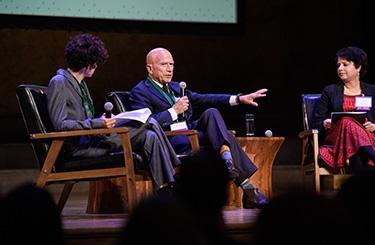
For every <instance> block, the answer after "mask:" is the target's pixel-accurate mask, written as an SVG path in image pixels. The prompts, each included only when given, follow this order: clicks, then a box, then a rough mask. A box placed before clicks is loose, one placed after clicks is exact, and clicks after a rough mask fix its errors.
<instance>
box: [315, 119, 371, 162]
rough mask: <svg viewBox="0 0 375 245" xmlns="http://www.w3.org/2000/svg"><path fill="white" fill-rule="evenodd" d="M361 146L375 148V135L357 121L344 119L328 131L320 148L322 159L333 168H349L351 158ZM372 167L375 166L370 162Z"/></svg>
mask: <svg viewBox="0 0 375 245" xmlns="http://www.w3.org/2000/svg"><path fill="white" fill-rule="evenodd" d="M361 146H372V147H374V148H375V135H374V134H373V133H370V132H368V131H367V130H365V129H364V127H363V126H362V125H361V124H360V123H359V122H358V121H356V120H355V119H353V118H351V117H342V118H340V119H339V120H338V121H337V122H336V123H335V124H332V127H331V129H329V130H328V131H327V134H326V138H325V140H324V144H323V145H322V146H320V147H319V154H320V157H321V158H322V159H323V161H324V162H325V163H327V164H328V165H329V166H330V167H332V168H340V167H344V166H349V158H350V157H351V156H353V155H354V154H356V153H357V152H358V149H359V147H361ZM369 165H370V166H375V164H374V162H373V161H371V160H369Z"/></svg>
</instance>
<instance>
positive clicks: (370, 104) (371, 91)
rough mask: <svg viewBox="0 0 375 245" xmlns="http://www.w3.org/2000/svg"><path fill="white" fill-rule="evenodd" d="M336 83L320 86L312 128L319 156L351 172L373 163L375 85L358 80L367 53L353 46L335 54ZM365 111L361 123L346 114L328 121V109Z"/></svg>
mask: <svg viewBox="0 0 375 245" xmlns="http://www.w3.org/2000/svg"><path fill="white" fill-rule="evenodd" d="M336 63H337V75H338V77H339V78H340V82H338V83H336V84H331V85H328V86H326V87H325V88H324V90H323V92H322V95H321V99H320V101H319V103H318V104H317V108H316V111H315V113H314V119H313V127H314V128H317V129H318V130H319V137H320V138H319V139H320V141H321V142H320V143H321V144H320V148H319V155H320V158H321V159H322V160H323V161H324V162H325V163H326V164H327V165H328V166H330V167H332V168H342V167H347V166H350V167H351V169H352V171H353V172H354V173H356V172H357V173H358V172H360V171H363V170H365V169H368V168H371V167H373V166H375V165H374V163H375V148H374V147H375V134H374V131H375V107H374V103H375V102H374V100H373V97H374V96H375V86H374V85H370V84H368V83H364V82H362V78H363V77H364V75H365V74H366V71H367V66H368V64H367V55H366V53H365V52H364V51H363V50H362V49H360V48H357V47H347V48H343V49H340V50H339V51H338V52H337V53H336ZM347 111H366V112H367V114H366V118H365V120H364V122H359V121H358V120H356V119H354V118H353V117H350V116H342V117H340V118H339V119H338V120H337V121H335V122H332V121H331V113H332V112H347Z"/></svg>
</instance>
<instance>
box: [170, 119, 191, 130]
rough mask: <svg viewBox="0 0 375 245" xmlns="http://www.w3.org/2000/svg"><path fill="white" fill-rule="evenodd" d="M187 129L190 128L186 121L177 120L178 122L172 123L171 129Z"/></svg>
mask: <svg viewBox="0 0 375 245" xmlns="http://www.w3.org/2000/svg"><path fill="white" fill-rule="evenodd" d="M186 129H188V127H187V124H186V121H182V122H176V123H173V124H171V131H176V130H186Z"/></svg>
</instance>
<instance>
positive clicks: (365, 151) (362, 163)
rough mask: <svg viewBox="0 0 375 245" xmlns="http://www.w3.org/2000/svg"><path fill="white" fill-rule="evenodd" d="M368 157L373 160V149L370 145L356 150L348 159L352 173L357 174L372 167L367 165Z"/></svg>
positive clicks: (374, 153) (374, 156)
mask: <svg viewBox="0 0 375 245" xmlns="http://www.w3.org/2000/svg"><path fill="white" fill-rule="evenodd" d="M368 159H371V160H373V161H374V162H375V150H374V149H373V148H372V146H362V147H360V148H359V150H358V152H357V153H356V154H355V155H353V156H351V157H350V159H349V164H350V167H351V169H352V170H353V173H355V174H357V173H360V172H363V171H365V170H368V169H370V168H372V167H370V166H369V165H368Z"/></svg>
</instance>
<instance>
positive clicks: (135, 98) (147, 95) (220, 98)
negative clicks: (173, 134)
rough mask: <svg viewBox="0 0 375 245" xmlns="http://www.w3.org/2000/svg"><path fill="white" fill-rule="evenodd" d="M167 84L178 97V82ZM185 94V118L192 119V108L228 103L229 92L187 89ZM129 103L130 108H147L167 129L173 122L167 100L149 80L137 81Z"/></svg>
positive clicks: (227, 104) (189, 120) (219, 105)
mask: <svg viewBox="0 0 375 245" xmlns="http://www.w3.org/2000/svg"><path fill="white" fill-rule="evenodd" d="M169 86H170V88H171V90H172V91H173V93H174V95H175V96H176V97H180V87H179V83H178V82H174V81H172V82H170V83H169ZM185 94H186V96H187V97H188V98H189V103H190V106H189V109H188V110H187V111H186V112H185V115H186V119H187V121H188V123H189V122H191V120H192V116H193V110H194V108H207V107H221V106H230V105H229V97H230V96H231V95H229V94H199V93H195V92H192V91H190V90H188V89H186V90H185ZM130 105H131V108H132V110H136V109H141V108H145V107H147V108H149V109H150V110H151V112H152V113H153V114H152V117H154V118H155V119H156V120H157V121H158V122H159V124H160V125H161V126H162V127H163V128H164V129H168V130H169V125H171V124H172V123H173V121H172V118H171V116H170V113H169V112H168V109H169V108H171V106H172V105H171V104H170V103H169V102H168V100H167V99H166V98H165V97H164V96H163V95H162V94H161V93H160V92H159V91H158V90H157V89H156V88H155V87H154V86H153V85H152V84H151V82H150V81H149V80H143V81H141V82H139V83H138V84H137V85H136V86H135V87H134V88H133V89H132V90H131V96H130Z"/></svg>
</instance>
